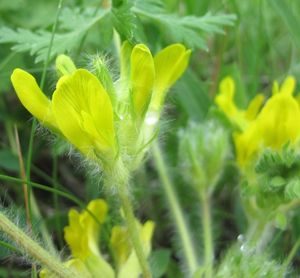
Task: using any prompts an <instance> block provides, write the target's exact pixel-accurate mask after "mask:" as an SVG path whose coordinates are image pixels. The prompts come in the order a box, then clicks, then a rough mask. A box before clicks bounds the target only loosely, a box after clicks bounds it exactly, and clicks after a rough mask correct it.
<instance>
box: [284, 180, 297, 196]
mask: <svg viewBox="0 0 300 278" xmlns="http://www.w3.org/2000/svg"><path fill="white" fill-rule="evenodd" d="M285 197H286V198H287V199H288V200H294V199H300V180H299V178H295V179H292V180H291V181H290V182H289V183H288V184H287V186H286V187H285Z"/></svg>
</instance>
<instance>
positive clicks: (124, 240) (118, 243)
mask: <svg viewBox="0 0 300 278" xmlns="http://www.w3.org/2000/svg"><path fill="white" fill-rule="evenodd" d="M110 245H111V250H112V253H113V256H114V261H115V263H116V265H117V267H118V268H120V266H121V265H122V264H124V263H125V262H126V260H127V258H128V257H129V255H130V252H131V244H130V241H129V240H128V231H127V229H126V228H125V227H122V226H114V227H113V228H112V231H111V238H110Z"/></svg>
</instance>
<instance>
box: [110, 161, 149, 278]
mask: <svg viewBox="0 0 300 278" xmlns="http://www.w3.org/2000/svg"><path fill="white" fill-rule="evenodd" d="M124 170H125V166H123V165H122V164H121V163H117V166H116V169H115V172H113V173H112V174H111V175H110V177H111V179H110V180H111V181H113V183H114V184H115V186H116V187H117V190H118V196H119V198H120V201H121V205H122V209H123V212H124V217H125V220H126V225H127V228H128V231H129V237H130V241H131V244H132V246H133V248H134V250H135V253H136V255H137V258H138V260H139V264H140V266H141V268H142V273H143V277H144V278H151V277H152V274H151V271H150V267H149V264H148V261H147V258H146V256H145V252H144V250H143V245H142V241H141V238H140V235H139V231H138V227H137V225H136V220H135V217H134V213H133V208H132V205H131V201H130V196H129V190H128V180H129V178H128V174H127V173H126V172H124ZM114 173H118V174H114ZM115 177H118V178H117V179H116V178H115Z"/></svg>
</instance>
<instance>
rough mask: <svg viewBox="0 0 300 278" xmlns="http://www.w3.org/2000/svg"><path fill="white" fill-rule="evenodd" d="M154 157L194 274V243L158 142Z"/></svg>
mask: <svg viewBox="0 0 300 278" xmlns="http://www.w3.org/2000/svg"><path fill="white" fill-rule="evenodd" d="M153 157H154V161H155V165H156V168H157V171H158V173H159V176H160V179H161V182H162V186H163V189H164V191H165V195H166V198H167V201H168V203H169V206H170V209H171V213H172V216H173V219H174V221H175V224H176V228H177V230H178V234H179V238H180V240H181V245H182V248H183V254H184V257H185V261H186V264H187V267H188V269H189V273H190V274H193V273H194V272H195V271H196V270H197V266H198V263H197V257H196V252H195V250H194V246H193V241H192V238H191V235H190V233H189V231H188V228H187V225H186V222H185V220H184V216H183V212H182V210H181V207H180V204H179V202H178V199H177V196H176V193H175V190H174V186H173V184H172V182H171V179H170V177H169V176H168V173H167V169H166V165H165V162H164V159H163V156H162V154H161V150H160V147H159V145H158V143H156V142H154V144H153Z"/></svg>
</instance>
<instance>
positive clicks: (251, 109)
mask: <svg viewBox="0 0 300 278" xmlns="http://www.w3.org/2000/svg"><path fill="white" fill-rule="evenodd" d="M264 100H265V97H264V95H263V94H258V95H256V96H255V97H254V98H253V99H252V100H251V102H250V104H249V105H248V108H247V110H246V113H245V117H246V119H247V120H248V121H251V120H254V119H255V117H256V116H257V114H258V112H259V109H260V108H261V107H262V105H263V102H264Z"/></svg>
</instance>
